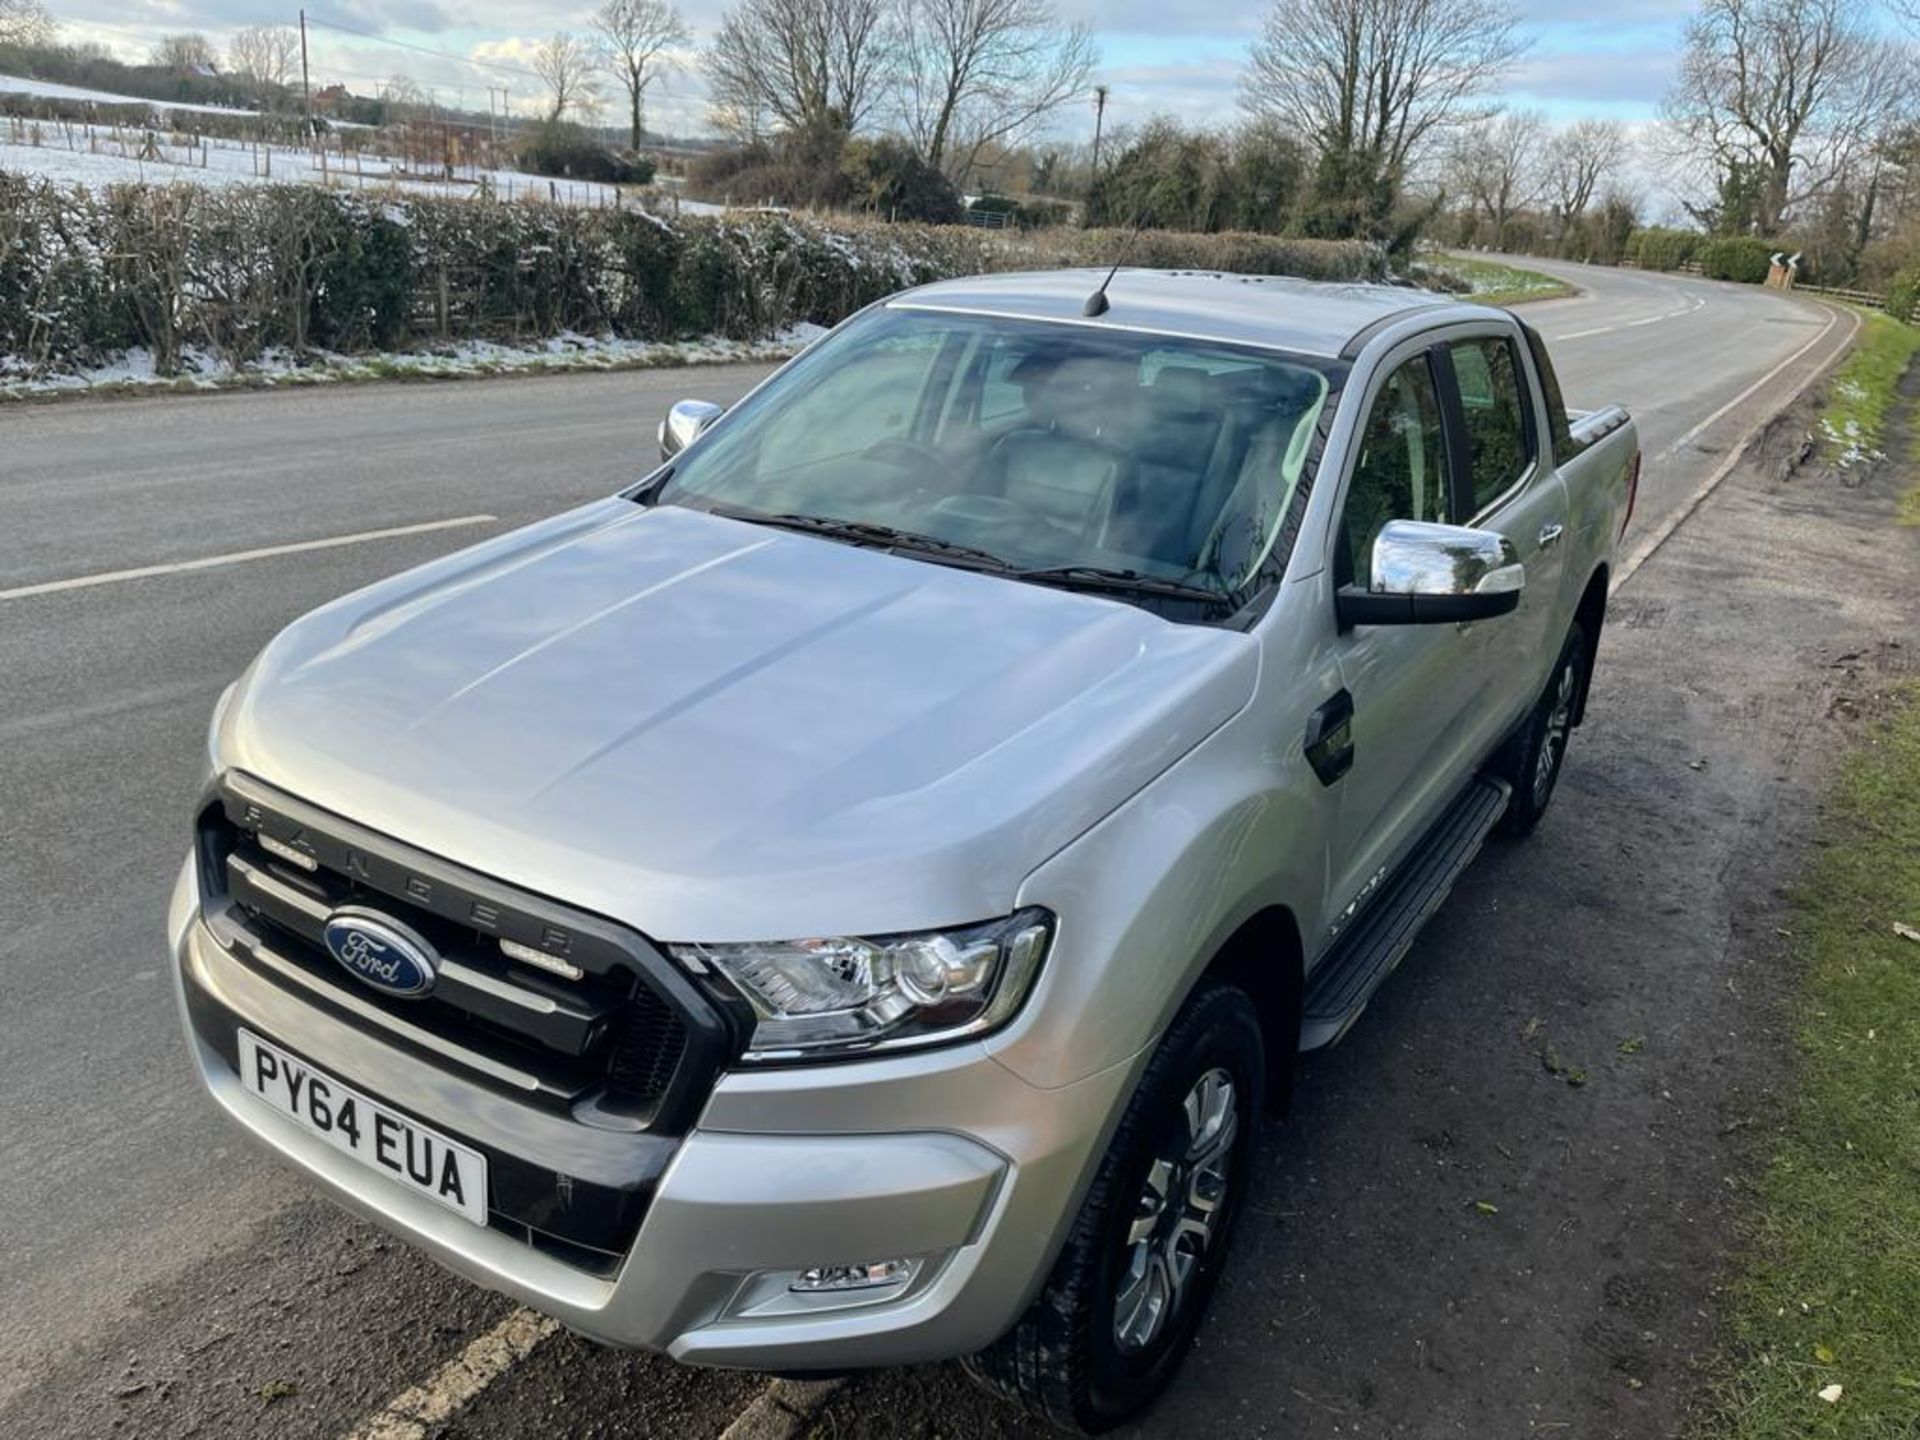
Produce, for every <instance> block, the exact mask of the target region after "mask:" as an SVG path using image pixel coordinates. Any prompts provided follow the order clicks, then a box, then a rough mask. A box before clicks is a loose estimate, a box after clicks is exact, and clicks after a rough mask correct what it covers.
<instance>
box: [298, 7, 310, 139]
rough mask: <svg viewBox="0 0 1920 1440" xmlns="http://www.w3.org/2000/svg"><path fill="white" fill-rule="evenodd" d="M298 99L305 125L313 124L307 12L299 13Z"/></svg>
mask: <svg viewBox="0 0 1920 1440" xmlns="http://www.w3.org/2000/svg"><path fill="white" fill-rule="evenodd" d="M300 98H301V100H302V101H303V102H304V103H305V106H306V111H307V124H308V125H309V126H311V125H312V124H313V81H312V80H311V79H310V78H309V77H308V75H307V12H306V11H305V10H302V11H301V12H300Z"/></svg>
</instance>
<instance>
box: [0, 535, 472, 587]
mask: <svg viewBox="0 0 1920 1440" xmlns="http://www.w3.org/2000/svg"><path fill="white" fill-rule="evenodd" d="M499 518H500V517H499V516H497V515H461V516H459V517H457V518H456V519H452V520H428V521H426V522H424V523H422V524H419V525H395V526H393V527H392V528H390V529H387V530H362V531H360V532H359V533H357V534H353V535H330V536H328V537H327V538H326V539H324V540H296V541H294V542H293V543H291V544H288V545H263V546H261V547H260V548H259V549H258V550H233V551H230V552H228V553H227V554H225V555H207V556H203V557H202V558H200V559H198V560H175V561H172V562H171V563H169V564H165V565H141V566H138V567H136V568H134V569H132V570H105V571H101V572H100V573H98V574H94V575H74V576H71V577H69V578H68V579H65V580H43V581H41V582H39V583H38V584H36V585H16V586H14V587H13V588H12V589H11V590H0V600H25V599H28V598H29V597H31V596H34V595H55V594H58V593H60V592H61V591H63V590H88V589H91V588H92V587H94V586H95V585H118V584H120V583H121V582H122V581H126V580H145V579H148V578H150V577H152V576H155V575H180V574H184V573H186V572H187V571H190V570H213V569H217V568H219V567H220V566H223V565H240V564H244V563H245V562H247V561H249V560H269V559H272V558H273V557H274V556H276V555H298V554H301V553H302V552H304V551H307V550H332V549H335V548H337V547H339V546H342V545H362V544H365V543H366V542H367V541H369V540H393V539H397V538H399V537H400V536H402V535H426V534H430V533H431V532H433V531H435V530H457V529H459V528H461V527H462V526H466V525H491V524H493V523H494V522H495V521H496V520H498V519H499Z"/></svg>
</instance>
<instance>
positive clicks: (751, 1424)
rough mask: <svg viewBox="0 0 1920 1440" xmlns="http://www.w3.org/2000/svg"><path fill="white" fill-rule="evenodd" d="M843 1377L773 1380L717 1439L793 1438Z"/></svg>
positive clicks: (803, 1428)
mask: <svg viewBox="0 0 1920 1440" xmlns="http://www.w3.org/2000/svg"><path fill="white" fill-rule="evenodd" d="M846 1383H847V1382H846V1381H845V1380H775V1381H773V1382H772V1383H771V1384H770V1385H768V1386H767V1388H766V1389H764V1390H762V1391H761V1392H760V1393H759V1394H758V1395H756V1396H754V1397H753V1402H752V1403H751V1404H749V1405H748V1406H747V1408H746V1409H744V1410H742V1411H741V1412H740V1413H739V1414H738V1415H736V1416H734V1417H733V1423H732V1424H731V1425H729V1426H727V1428H726V1429H724V1430H722V1431H721V1432H720V1440H793V1437H794V1436H796V1435H798V1434H800V1433H801V1432H802V1431H804V1430H805V1429H806V1428H807V1427H808V1426H809V1425H811V1424H812V1423H813V1418H814V1416H816V1415H818V1414H819V1413H820V1411H821V1409H822V1408H823V1407H824V1406H825V1405H826V1403H827V1401H828V1400H829V1399H831V1398H832V1397H833V1392H834V1391H836V1390H838V1389H839V1388H840V1387H841V1386H842V1385H844V1384H846Z"/></svg>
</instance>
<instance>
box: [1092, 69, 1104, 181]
mask: <svg viewBox="0 0 1920 1440" xmlns="http://www.w3.org/2000/svg"><path fill="white" fill-rule="evenodd" d="M1106 118H1107V87H1106V86H1105V85H1096V86H1094V87H1093V173H1094V174H1096V175H1098V174H1099V173H1100V127H1101V125H1102V124H1103V123H1104V122H1105V120H1106Z"/></svg>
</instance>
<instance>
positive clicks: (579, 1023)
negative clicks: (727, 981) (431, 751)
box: [200, 774, 727, 1134]
mask: <svg viewBox="0 0 1920 1440" xmlns="http://www.w3.org/2000/svg"><path fill="white" fill-rule="evenodd" d="M293 856H300V857H304V859H305V860H307V861H310V862H311V866H312V868H311V869H309V868H307V865H306V864H303V863H297V862H296V861H295V860H294V859H292V858H291V857H293ZM200 865H201V871H202V876H201V879H202V888H203V893H204V894H206V895H207V896H208V897H209V902H210V903H209V911H210V912H211V911H213V910H215V909H216V908H217V907H219V906H220V904H221V902H225V904H226V907H227V908H226V924H225V926H224V927H222V928H225V929H227V930H228V931H230V932H231V931H234V930H236V929H237V930H238V931H240V932H243V933H240V934H238V935H234V936H230V937H228V938H237V939H239V940H240V941H241V942H242V943H241V944H240V946H238V947H237V951H238V953H243V954H245V955H246V956H247V957H248V958H250V959H251V961H252V963H253V964H254V965H255V967H256V968H257V969H261V970H262V971H264V972H265V973H268V974H269V975H270V976H271V977H272V978H273V979H275V980H276V981H277V982H278V983H280V984H282V985H284V986H287V987H288V988H292V989H297V990H298V991H300V992H301V993H302V994H303V995H304V996H305V997H307V998H309V999H313V1000H315V1001H317V1002H318V1003H321V1004H324V1005H327V1006H329V1008H331V1009H333V1010H334V1011H336V1013H339V1014H341V1015H342V1016H344V1017H345V1018H347V1019H349V1020H351V1021H352V1022H353V1023H355V1024H357V1025H359V1026H361V1027H362V1028H366V1029H371V1030H378V1031H381V1032H383V1038H386V1039H389V1040H391V1041H393V1042H394V1043H396V1044H401V1045H405V1046H409V1047H411V1048H413V1049H416V1050H422V1051H426V1052H428V1053H430V1054H431V1055H433V1057H434V1058H435V1059H436V1060H438V1061H441V1062H445V1063H449V1064H452V1065H456V1066H459V1067H461V1068H463V1069H464V1070H466V1071H467V1072H469V1073H470V1075H471V1076H472V1077H473V1078H475V1079H476V1080H478V1081H480V1082H481V1083H485V1084H489V1085H491V1086H493V1087H495V1088H497V1089H501V1090H504V1091H506V1092H507V1093H510V1094H514V1095H516V1096H519V1097H522V1098H528V1099H532V1100H535V1101H537V1102H538V1103H541V1104H543V1105H546V1106H549V1107H552V1108H556V1109H564V1110H567V1111H569V1112H570V1113H571V1114H572V1115H573V1116H575V1117H576V1118H578V1119H579V1120H581V1121H582V1122H583V1123H587V1124H593V1125H598V1126H613V1127H616V1128H623V1129H636V1130H647V1131H651V1132H655V1133H665V1134H678V1133H682V1132H683V1131H684V1128H685V1126H686V1125H687V1124H688V1123H690V1121H691V1119H692V1116H693V1114H694V1113H695V1111H696V1109H697V1107H698V1105H699V1104H700V1103H701V1102H702V1101H703V1100H704V1098H705V1096H706V1093H707V1091H708V1090H709V1089H710V1088H711V1085H712V1081H713V1078H714V1076H715V1074H716V1073H717V1071H718V1068H719V1065H720V1063H721V1061H722V1059H723V1056H724V1054H725V1051H726V1049H727V1031H726V1024H725V1021H724V1020H723V1019H722V1018H721V1017H720V1016H719V1014H718V1013H717V1012H716V1011H715V1010H714V1009H713V1007H712V1006H710V1005H709V1004H708V1003H707V1001H706V1000H705V999H704V998H702V996H701V995H700V994H699V992H698V991H697V990H695V989H694V987H693V986H692V985H691V984H690V983H689V982H688V981H687V980H686V979H685V978H684V977H683V976H681V975H680V974H679V972H678V971H677V970H676V969H675V968H674V967H673V966H672V964H671V962H670V961H668V960H667V959H666V957H665V956H663V955H661V954H660V952H659V951H658V950H657V949H655V947H654V946H653V945H652V944H651V943H649V942H648V941H647V940H646V939H645V938H644V937H643V936H641V935H639V934H637V933H636V932H633V931H630V930H627V929H626V928H625V927H623V926H619V925H616V924H614V923H613V922H610V921H607V920H604V919H602V918H600V917H598V916H594V915H589V914H586V913H584V912H579V911H575V910H572V909H570V908H569V907H566V906H564V905H561V904H559V903H557V902H553V901H548V900H545V899H543V898H541V897H538V896H534V895H532V894H530V893H527V892H523V891H520V890H518V889H517V888H515V887H512V886H508V885H505V884H502V883H500V882H497V881H493V880H490V879H488V878H486V877H482V876H478V875H474V874H472V873H471V872H468V871H465V870H463V869H461V868H459V867H456V866H453V865H451V864H449V863H447V862H445V861H442V860H440V859H438V858H437V857H433V856H429V855H427V854H425V853H424V852H420V851H416V850H414V849H412V847H409V846H406V845H404V844H403V843H401V842H399V841H395V840H392V839H390V838H389V837H386V836H381V835H377V834H375V833H373V832H370V831H367V830H365V829H364V828H362V827H360V826H358V825H355V824H354V823H352V822H350V821H347V820H345V819H343V818H341V817H339V816H335V815H331V814H329V813H327V812H324V811H320V810H318V809H316V808H315V807H312V806H309V805H306V804H305V803H304V802H301V801H297V800H294V799H293V798H292V797H289V796H284V795H281V794H279V793H278V792H276V791H273V790H271V789H270V788H268V787H266V786H264V785H262V784H260V783H259V782H258V781H255V780H253V779H251V778H250V777H248V776H244V775H238V774H229V775H228V776H227V777H226V778H225V780H224V781H223V783H222V787H221V791H220V793H219V795H218V797H217V802H216V803H215V804H213V805H210V806H209V807H208V809H207V811H206V812H205V814H204V815H203V816H202V820H201V825H200ZM343 905H359V906H365V907H368V908H371V909H373V910H376V911H379V912H381V913H384V914H387V915H390V916H392V917H393V918H394V919H396V920H399V921H401V922H402V923H404V924H405V925H407V926H409V927H410V928H412V929H413V930H415V931H416V932H418V933H419V934H420V935H421V936H422V937H424V938H425V939H427V940H428V941H430V942H431V943H432V944H433V946H434V948H435V949H436V950H437V951H438V952H439V956H440V959H441V964H440V970H439V976H438V979H437V980H436V982H435V985H434V988H433V989H432V991H430V992H429V993H428V994H426V995H424V996H421V997H419V998H399V997H394V996H390V995H387V994H385V993H383V992H381V991H378V990H376V989H374V988H372V987H370V986H368V985H365V984H363V983H361V982H360V981H358V980H357V979H355V978H354V977H353V976H352V975H350V974H349V973H348V972H347V971H346V970H345V969H343V968H342V967H341V966H339V965H338V964H337V963H336V962H335V961H334V960H333V958H332V956H331V955H330V954H329V953H328V951H327V949H326V947H325V943H324V940H323V938H322V932H323V930H324V928H325V925H326V921H327V917H328V915H329V914H331V912H332V911H334V910H336V909H338V908H340V907H341V906H343ZM503 940H504V941H509V942H513V943H514V944H515V945H517V946H524V947H526V948H527V949H529V950H532V951H536V952H538V953H539V954H540V955H541V956H544V957H551V961H552V963H553V964H555V965H557V966H560V967H564V968H565V969H567V970H569V971H571V972H573V973H572V974H555V973H550V972H549V971H548V970H547V969H545V968H544V967H540V966H536V965H534V964H531V963H528V962H527V961H525V960H523V959H517V958H515V957H513V956H512V955H510V954H509V953H507V951H505V950H503V948H502V945H501V943H500V942H502V941H503ZM248 942H251V943H248Z"/></svg>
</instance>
